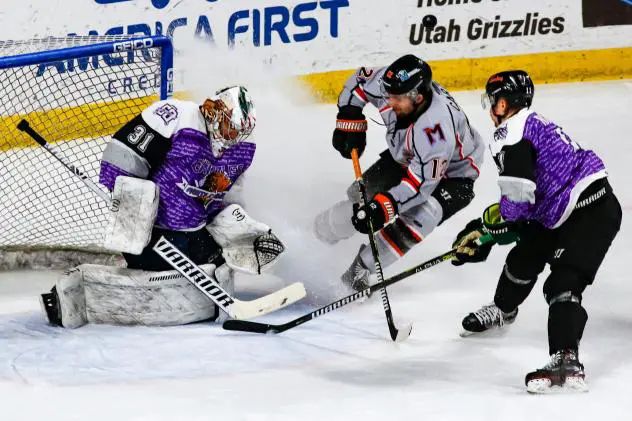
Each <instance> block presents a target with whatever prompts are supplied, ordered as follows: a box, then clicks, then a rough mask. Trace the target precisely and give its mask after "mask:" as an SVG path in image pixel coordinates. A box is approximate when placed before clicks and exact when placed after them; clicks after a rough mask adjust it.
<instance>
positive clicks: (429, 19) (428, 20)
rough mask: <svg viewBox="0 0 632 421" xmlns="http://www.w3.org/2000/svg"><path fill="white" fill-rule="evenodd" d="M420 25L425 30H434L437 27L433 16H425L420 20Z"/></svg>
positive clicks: (435, 18)
mask: <svg viewBox="0 0 632 421" xmlns="http://www.w3.org/2000/svg"><path fill="white" fill-rule="evenodd" d="M421 23H422V24H423V26H425V27H426V28H434V27H435V26H436V25H437V17H436V16H435V15H426V16H424V17H423V19H422V20H421Z"/></svg>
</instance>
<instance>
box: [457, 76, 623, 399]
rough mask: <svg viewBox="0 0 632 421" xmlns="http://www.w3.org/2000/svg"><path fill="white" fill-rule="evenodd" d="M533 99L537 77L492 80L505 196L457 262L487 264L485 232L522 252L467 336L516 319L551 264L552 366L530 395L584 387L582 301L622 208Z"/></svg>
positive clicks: (535, 378)
mask: <svg viewBox="0 0 632 421" xmlns="http://www.w3.org/2000/svg"><path fill="white" fill-rule="evenodd" d="M533 93H534V86H533V83H532V81H531V78H530V77H529V75H528V74H527V73H526V72H524V71H521V70H516V71H506V72H500V73H497V74H495V75H492V76H491V77H490V78H489V80H488V82H487V86H486V89H485V93H484V95H483V103H484V105H486V104H487V105H489V106H490V116H491V118H492V121H493V122H494V125H495V126H496V131H495V133H494V139H493V140H492V142H491V143H490V145H489V147H490V150H491V152H492V155H493V157H494V160H495V162H496V165H497V167H498V171H499V173H500V176H499V178H498V184H499V186H500V192H501V197H500V200H499V203H497V204H494V205H492V206H490V207H488V208H487V210H486V211H485V212H484V214H483V218H482V219H479V220H474V221H471V222H470V223H468V225H467V226H466V228H465V229H464V230H463V231H462V232H461V233H460V234H459V235H458V236H457V240H456V241H455V246H456V247H457V260H455V261H454V262H453V263H454V264H455V265H460V264H463V263H467V262H477V261H484V260H485V259H486V258H487V255H488V254H489V252H490V250H491V247H492V245H484V246H480V247H479V246H477V245H476V243H475V240H476V239H477V238H480V237H481V236H482V235H483V234H485V233H490V234H492V236H494V238H495V240H496V242H497V243H498V244H508V243H513V242H514V241H516V245H515V246H514V247H513V248H512V249H511V251H510V252H509V254H508V255H507V259H506V262H505V265H504V267H503V269H502V271H501V275H500V279H499V281H498V285H497V287H496V293H495V295H494V301H493V303H491V304H489V305H486V306H483V307H482V308H481V309H479V310H477V311H475V312H473V313H470V314H468V315H467V316H466V317H465V318H464V319H463V328H464V336H465V335H468V334H476V333H480V332H484V331H487V330H489V329H492V328H497V327H501V326H503V325H504V324H509V323H511V322H513V321H514V320H515V318H516V316H517V314H518V306H519V305H520V304H521V303H522V302H523V301H524V300H525V299H526V298H527V296H528V295H529V293H530V292H531V290H532V289H533V286H534V285H535V282H536V280H537V277H538V275H539V274H540V273H541V272H542V271H543V270H544V267H545V265H546V264H547V263H548V264H549V266H550V269H551V273H550V275H549V276H548V278H547V279H546V281H545V283H544V297H545V299H546V301H547V303H548V305H549V318H548V339H549V341H548V342H549V355H550V356H551V360H550V362H549V363H548V364H547V365H545V366H544V367H543V368H541V369H538V370H535V371H533V372H530V373H528V374H527V376H526V379H525V383H526V386H527V390H528V391H530V392H533V393H541V392H547V391H549V390H551V387H552V386H561V387H564V388H567V389H574V390H586V383H585V380H584V367H583V365H582V364H581V363H580V362H579V359H578V348H579V342H580V340H581V338H582V334H583V332H584V327H585V325H586V321H587V320H588V314H587V312H586V310H585V309H584V307H583V306H582V294H583V292H584V290H585V289H586V287H587V286H588V285H590V284H592V283H593V281H594V279H595V275H596V274H597V270H598V269H599V266H600V265H601V262H602V261H603V259H604V257H605V255H606V253H607V251H608V249H609V247H610V244H611V243H612V241H613V239H614V237H615V236H616V234H617V232H618V231H619V228H620V226H621V207H620V205H619V202H618V201H617V198H616V196H615V195H614V193H613V192H612V188H611V187H610V184H609V183H608V179H607V173H606V170H605V166H604V164H603V162H602V161H601V159H600V158H599V157H598V156H597V155H596V154H595V153H594V152H593V151H591V150H587V149H582V148H581V147H580V146H579V145H578V144H577V143H575V142H574V141H573V140H571V138H570V137H569V136H568V135H567V134H566V133H565V132H564V131H563V130H562V128H561V127H560V126H558V125H556V124H555V123H553V122H551V121H549V120H547V119H546V118H544V117H542V116H541V115H539V114H538V113H536V112H534V111H532V110H531V109H530V107H531V102H532V99H533ZM585 232H590V233H591V235H590V238H589V239H588V238H581V233H585Z"/></svg>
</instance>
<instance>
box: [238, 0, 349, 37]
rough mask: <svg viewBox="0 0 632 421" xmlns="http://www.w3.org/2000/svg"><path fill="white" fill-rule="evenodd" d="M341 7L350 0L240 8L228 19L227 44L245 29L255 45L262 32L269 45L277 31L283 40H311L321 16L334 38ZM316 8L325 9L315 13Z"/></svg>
mask: <svg viewBox="0 0 632 421" xmlns="http://www.w3.org/2000/svg"><path fill="white" fill-rule="evenodd" d="M342 7H349V1H348V0H327V1H320V2H315V1H314V2H309V3H299V4H297V5H296V6H294V7H293V8H291V7H286V6H271V7H265V8H263V9H252V10H239V11H237V12H235V13H233V14H232V15H231V16H230V18H229V19H228V44H229V45H231V46H233V45H234V44H235V36H236V35H237V34H246V33H250V34H251V36H252V43H253V45H254V46H256V47H258V46H260V45H261V37H262V36H263V45H272V38H273V35H272V34H273V33H276V34H277V36H278V38H279V39H280V40H281V42H283V43H284V44H288V43H291V42H305V41H311V40H313V39H315V38H316V37H317V36H318V34H319V32H320V24H319V23H322V21H323V20H325V21H328V22H329V35H330V36H331V37H332V38H337V37H338V25H339V13H338V9H340V8H342ZM319 8H320V9H322V10H324V11H325V12H324V13H323V12H321V13H320V15H318V13H317V11H318V9H319ZM323 15H324V16H323ZM290 35H291V36H290Z"/></svg>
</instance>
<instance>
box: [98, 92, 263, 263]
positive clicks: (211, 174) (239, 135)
mask: <svg viewBox="0 0 632 421" xmlns="http://www.w3.org/2000/svg"><path fill="white" fill-rule="evenodd" d="M255 121H256V118H255V109H254V105H253V103H252V101H251V99H250V96H249V94H248V92H247V91H246V89H245V88H241V87H232V88H228V89H225V90H222V91H220V92H218V94H217V95H215V96H214V97H212V98H210V99H207V100H206V101H205V102H204V104H203V105H201V106H200V105H198V104H196V103H194V102H191V101H180V100H175V99H169V100H165V101H159V102H156V103H154V104H152V105H150V106H149V107H148V108H147V109H145V110H144V111H143V112H142V113H141V114H139V115H138V116H136V117H135V118H133V119H132V120H131V121H130V122H128V123H127V124H125V125H124V126H123V127H121V129H119V130H118V131H117V132H116V133H115V134H114V136H113V137H112V141H111V142H110V143H109V144H108V146H107V148H106V150H105V152H104V153H103V159H102V162H101V174H100V179H99V181H100V182H101V183H102V184H104V185H105V186H106V187H108V189H110V190H112V189H113V187H114V183H115V181H116V179H117V177H119V176H121V175H123V176H132V177H136V178H142V179H148V180H151V181H153V182H154V183H155V184H156V185H157V186H158V187H159V189H160V200H159V203H158V210H157V215H156V219H155V227H154V229H153V232H152V234H151V240H150V241H149V244H148V245H147V247H146V248H145V250H143V252H142V253H141V254H139V255H134V254H131V253H124V254H123V256H124V257H125V260H126V261H127V265H128V267H129V268H133V269H145V270H168V269H170V267H169V265H168V264H167V263H166V262H165V261H164V260H163V259H161V258H160V257H159V256H158V255H157V254H156V253H154V251H153V250H152V246H153V245H154V243H155V242H156V241H157V240H158V238H160V236H161V235H165V236H166V238H167V239H168V240H170V241H171V242H172V243H174V244H175V245H176V246H177V247H178V248H180V249H181V250H182V251H183V252H184V253H185V254H187V255H188V256H189V257H190V258H191V259H192V260H193V261H194V262H196V263H206V262H208V260H209V258H211V256H212V255H213V254H216V253H217V252H218V250H219V248H218V247H217V245H216V244H215V241H214V240H213V238H212V236H211V235H210V234H209V232H208V230H206V229H205V226H206V225H207V224H208V223H209V222H211V220H212V219H213V217H214V216H215V215H217V214H218V213H219V212H220V211H221V210H222V209H223V208H224V207H225V206H226V202H227V201H226V195H229V199H230V195H231V190H232V189H233V187H234V186H235V184H236V183H237V182H238V181H239V180H240V176H241V175H242V174H243V173H244V172H245V171H246V170H247V169H248V167H249V166H250V164H251V162H252V159H253V157H254V152H255V144H254V143H250V142H247V141H246V139H247V138H248V137H249V135H250V134H251V133H252V131H253V129H254V125H255ZM228 203H230V200H229V201H228Z"/></svg>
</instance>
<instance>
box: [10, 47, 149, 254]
mask: <svg viewBox="0 0 632 421" xmlns="http://www.w3.org/2000/svg"><path fill="white" fill-rule="evenodd" d="M126 38H128V37H126ZM121 39H123V37H109V36H106V37H97V36H91V37H69V38H46V39H38V40H29V41H4V42H0V66H1V65H2V63H5V64H6V63H8V58H9V57H12V56H15V55H18V54H25V53H36V52H42V51H51V50H58V49H65V48H70V47H76V46H85V45H91V44H95V43H101V42H107V41H120V40H121ZM160 66H161V51H160V49H159V48H149V49H139V50H130V51H125V52H121V53H116V54H103V55H98V56H87V57H81V58H75V59H60V60H57V61H54V62H48V63H39V64H35V65H29V66H18V67H10V68H7V69H0V96H1V98H2V101H1V102H0V250H16V249H24V248H46V249H77V250H99V249H100V248H101V244H102V231H103V230H102V227H103V224H104V222H105V219H106V212H107V208H106V206H105V204H104V203H102V202H101V200H100V199H99V198H98V197H96V196H95V194H94V193H93V192H91V191H90V190H88V189H87V188H86V187H85V186H84V185H83V184H82V183H81V182H79V181H78V180H77V179H76V178H75V177H73V175H72V174H71V173H70V172H69V171H68V170H67V169H65V168H64V167H63V166H62V165H61V164H60V163H58V162H56V161H55V160H54V158H52V157H51V156H50V155H49V154H48V153H47V152H46V151H45V150H44V149H43V148H41V147H39V146H37V145H36V144H35V142H34V141H33V140H32V139H31V138H30V137H28V136H26V135H25V134H24V133H22V132H20V131H18V130H17V128H16V125H17V123H18V122H19V121H20V120H21V119H23V118H24V119H26V120H28V121H29V123H30V125H31V126H32V127H33V128H34V129H35V130H37V131H38V132H39V133H40V134H41V135H42V136H43V137H44V138H45V139H46V140H47V141H48V142H49V143H51V144H53V145H54V146H55V147H56V148H58V149H59V150H61V151H62V153H63V154H64V155H65V156H66V157H67V158H68V159H69V160H70V161H71V162H72V163H73V164H74V165H76V166H78V167H79V168H81V169H82V170H83V171H84V172H85V173H86V174H88V175H89V176H90V178H91V179H92V180H93V181H95V182H98V172H99V162H100V158H101V153H102V151H103V148H104V147H105V145H106V143H107V142H108V140H109V139H110V136H111V135H112V134H113V133H114V132H115V131H116V130H117V129H118V128H119V127H121V126H122V125H123V124H124V123H126V122H127V121H129V120H130V119H131V118H132V117H133V116H135V115H136V114H138V113H139V112H140V111H142V109H143V108H144V107H146V106H147V105H148V104H150V103H151V102H152V101H155V100H156V99H158V97H159V93H160Z"/></svg>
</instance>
